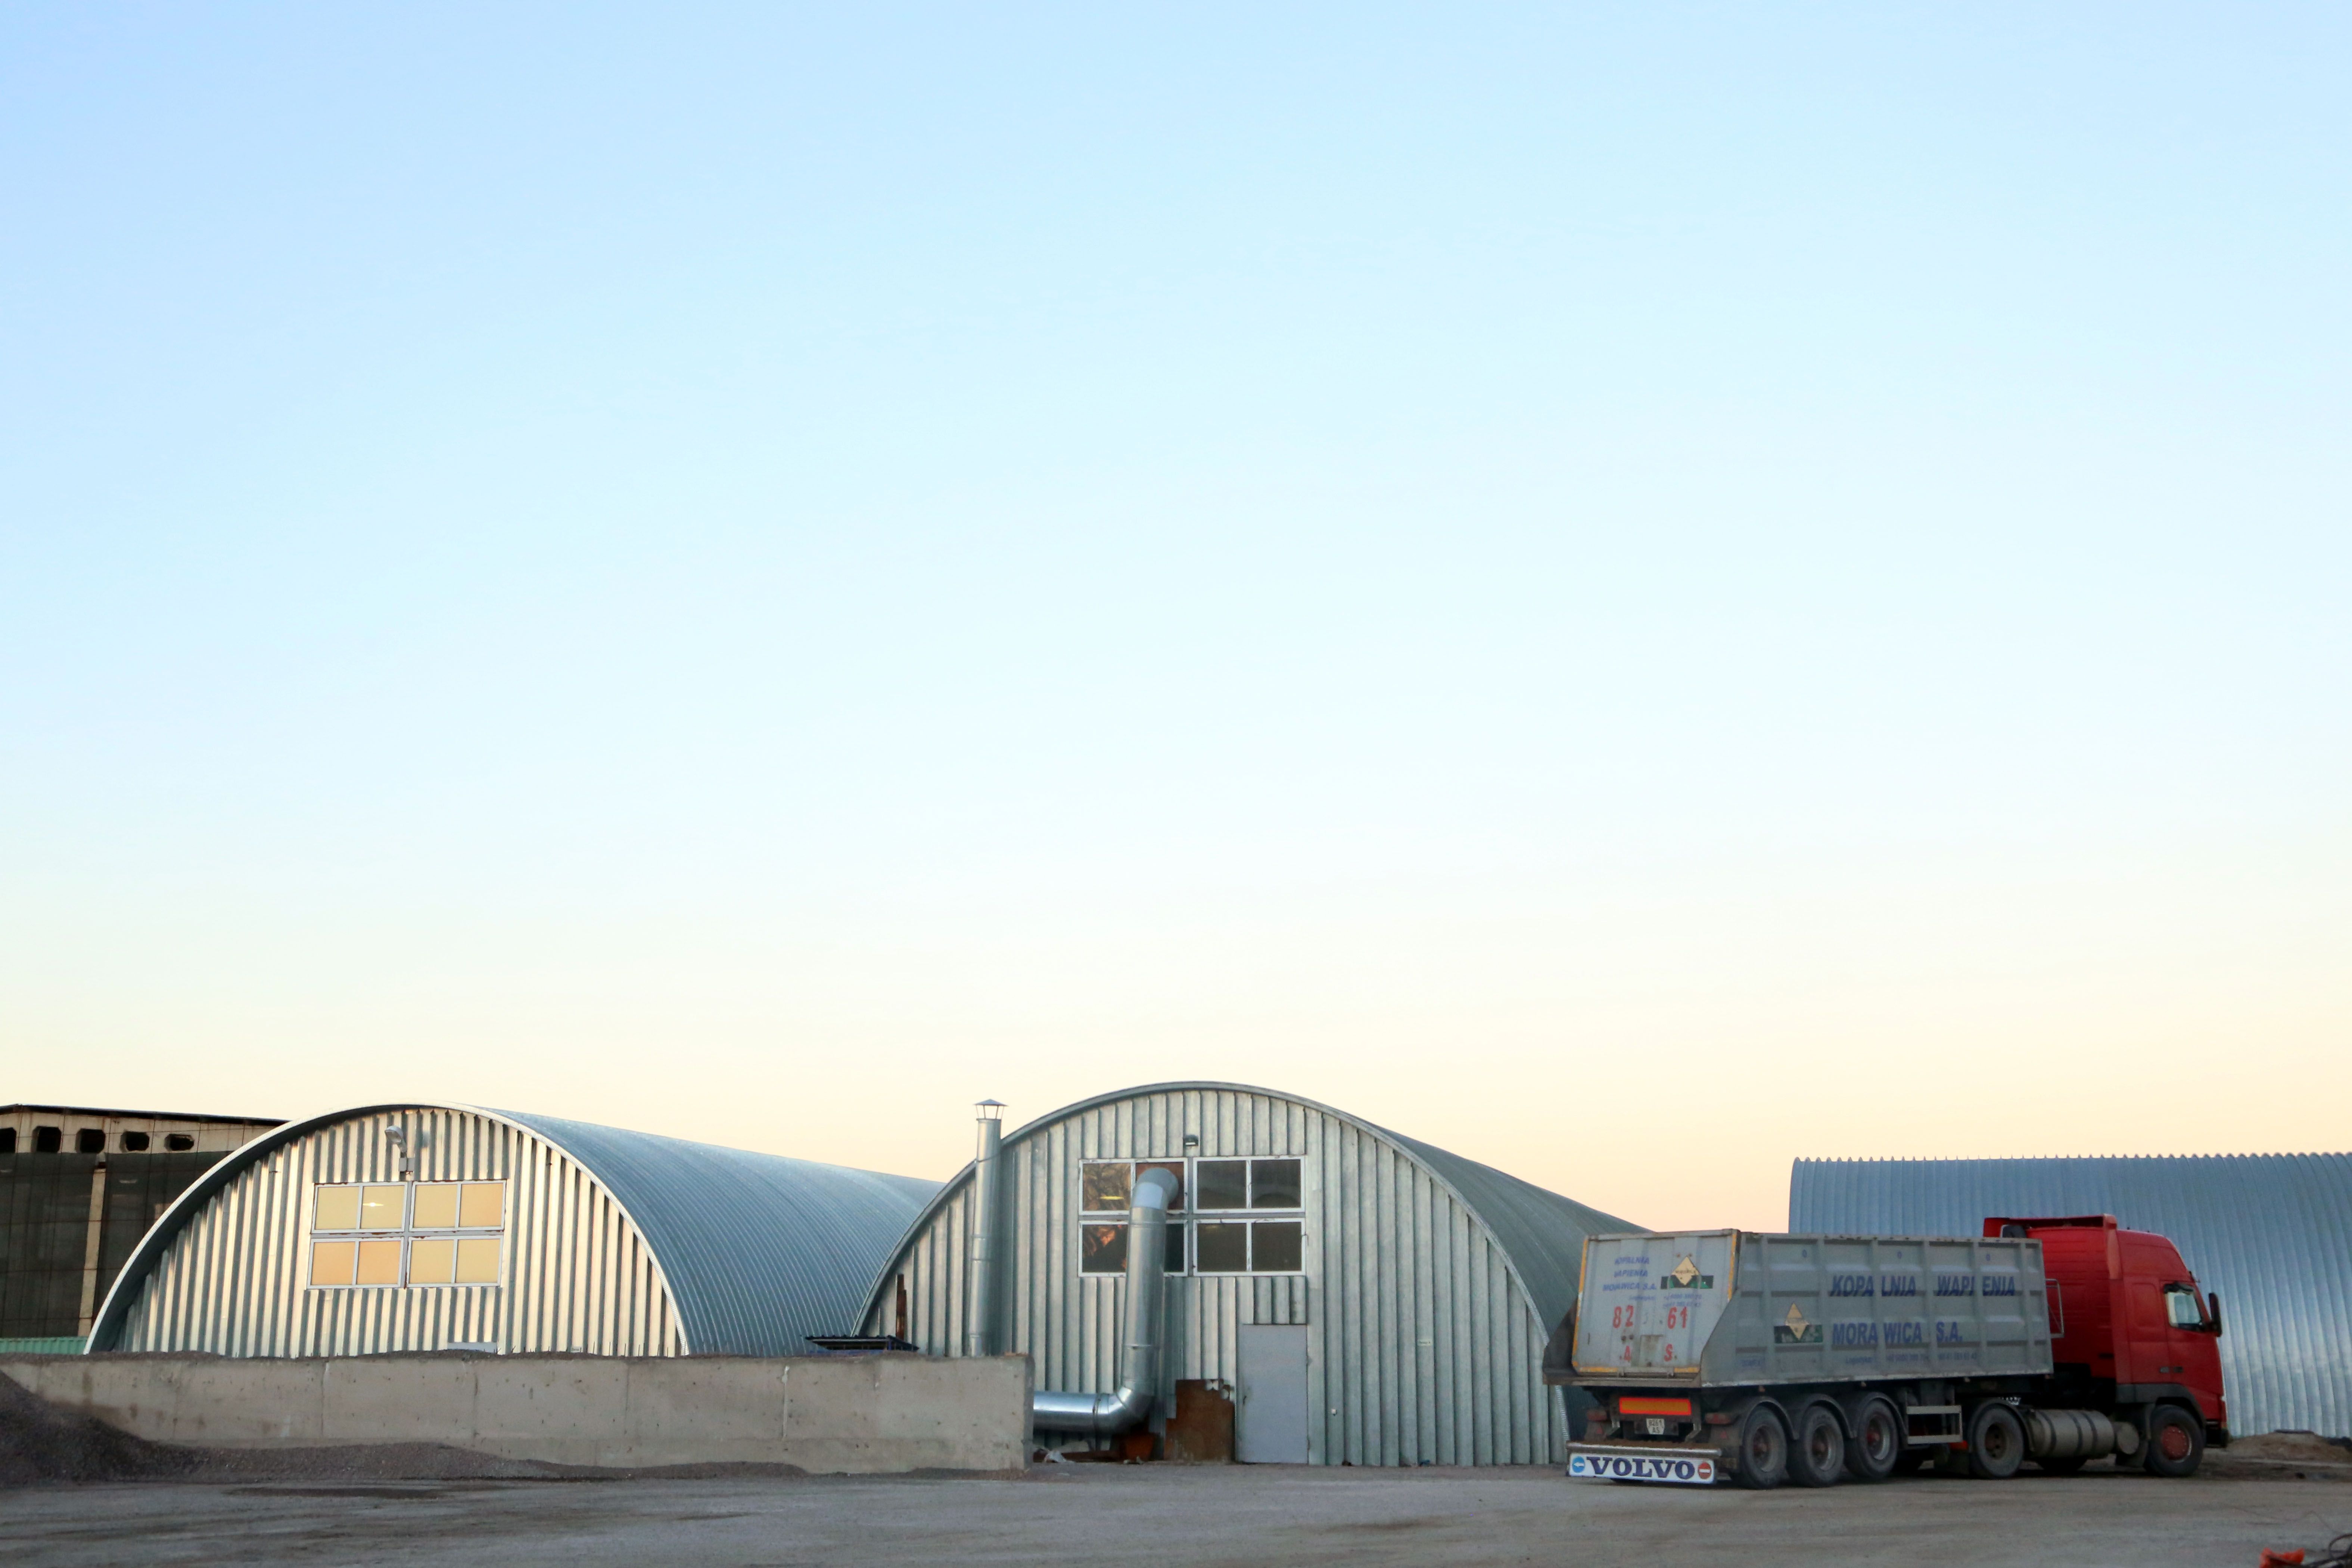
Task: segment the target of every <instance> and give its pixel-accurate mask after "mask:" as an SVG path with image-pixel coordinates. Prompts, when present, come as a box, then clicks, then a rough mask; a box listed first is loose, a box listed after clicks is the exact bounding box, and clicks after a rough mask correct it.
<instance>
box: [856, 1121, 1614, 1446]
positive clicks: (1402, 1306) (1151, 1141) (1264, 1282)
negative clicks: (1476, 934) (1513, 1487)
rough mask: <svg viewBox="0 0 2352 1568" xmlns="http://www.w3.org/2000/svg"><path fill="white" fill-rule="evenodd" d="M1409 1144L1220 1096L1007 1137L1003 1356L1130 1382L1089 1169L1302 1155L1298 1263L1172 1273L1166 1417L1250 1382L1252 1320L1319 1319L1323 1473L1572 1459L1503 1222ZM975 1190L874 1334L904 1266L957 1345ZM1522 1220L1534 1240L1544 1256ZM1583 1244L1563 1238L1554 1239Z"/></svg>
mask: <svg viewBox="0 0 2352 1568" xmlns="http://www.w3.org/2000/svg"><path fill="white" fill-rule="evenodd" d="M1186 1132H1194V1133H1197V1134H1198V1135H1199V1138H1200V1143H1199V1146H1198V1147H1197V1148H1195V1149H1192V1150H1187V1149H1186V1148H1185V1147H1184V1145H1183V1137H1184V1134H1185V1133H1186ZM1413 1147H1414V1146H1410V1145H1406V1144H1404V1143H1403V1142H1402V1141H1400V1140H1398V1139H1396V1138H1395V1137H1394V1136H1393V1135H1392V1134H1390V1133H1387V1132H1384V1131H1381V1129H1379V1128H1376V1127H1371V1126H1370V1125H1368V1124H1366V1123H1362V1122H1360V1121H1354V1120H1352V1119H1350V1118H1348V1117H1345V1116H1343V1115H1341V1114H1339V1113H1338V1112H1336V1111H1333V1110H1329V1109H1328V1108H1326V1107H1321V1106H1317V1105H1313V1104H1311V1103H1308V1102H1306V1101H1302V1100H1295V1099H1291V1098H1288V1097H1286V1096H1281V1095H1276V1094H1270V1093H1267V1092H1265V1091H1263V1090H1255V1089H1244V1088H1240V1087H1236V1086H1227V1085H1163V1086H1155V1087H1153V1088H1150V1089H1138V1090H1134V1091H1131V1092H1129V1093H1127V1094H1124V1095H1119V1096H1114V1097H1105V1098H1104V1099H1101V1100H1094V1101H1088V1102H1087V1103H1085V1104H1083V1105H1080V1106H1076V1107H1073V1108H1071V1109H1070V1110H1066V1111H1062V1112H1057V1113H1055V1115H1054V1116H1051V1117H1048V1118H1045V1119H1043V1120H1041V1121H1038V1122H1034V1123H1032V1124H1031V1125H1030V1126H1028V1127H1025V1128H1023V1129H1022V1130H1020V1131H1018V1132H1015V1133H1013V1134H1009V1135H1008V1136H1007V1137H1006V1139H1005V1143H1004V1158H1005V1171H1006V1175H1007V1178H1008V1180H1007V1189H1008V1190H1007V1193H1006V1209H1007V1213H1006V1215H1004V1216H1003V1228H1002V1230H1001V1231H1000V1235H1002V1236H1003V1237H1006V1239H1007V1241H1008V1243H1009V1245H1008V1246H1007V1247H1006V1256H1007V1258H1008V1263H1007V1272H1008V1273H1009V1274H1010V1276H1011V1278H1010V1279H1009V1281H1008V1285H1007V1289H1006V1295H1005V1300H1003V1303H1002V1305H1001V1307H1000V1310H999V1314H998V1323H999V1326H1000V1343H1001V1345H1002V1348H1003V1349H1005V1350H1009V1351H1019V1352H1027V1353H1028V1354H1029V1355H1031V1356H1032V1357H1034V1360H1035V1363H1036V1384H1037V1386H1038V1387H1039V1388H1053V1389H1066V1390H1076V1391H1097V1390H1105V1389H1108V1388H1110V1387H1112V1386H1113V1385H1114V1384H1116V1382H1117V1373H1118V1359H1119V1353H1120V1343H1119V1323H1120V1306H1121V1303H1120V1297H1121V1295H1122V1293H1123V1291H1124V1290H1125V1288H1126V1285H1125V1281H1124V1279H1119V1278H1116V1277H1105V1276H1087V1275H1081V1274H1080V1273H1079V1272H1078V1206H1077V1205H1078V1167H1079V1163H1080V1162H1082V1161H1084V1160H1089V1159H1139V1160H1153V1159H1169V1160H1174V1159H1181V1158H1183V1157H1184V1156H1185V1155H1186V1154H1188V1153H1189V1154H1192V1155H1194V1156H1197V1157H1200V1158H1203V1159H1219V1158H1234V1157H1237V1156H1250V1155H1259V1156H1271V1155H1296V1156H1298V1157H1299V1158H1300V1159H1301V1160H1302V1161H1303V1166H1302V1175H1303V1178H1304V1190H1303V1192H1302V1194H1301V1198H1302V1200H1303V1203H1304V1206H1305V1214H1306V1227H1305V1229H1306V1248H1305V1255H1304V1263H1305V1269H1304V1272H1303V1273H1302V1274H1300V1275H1287V1276H1285V1275H1258V1276H1249V1275H1239V1276H1234V1275H1225V1276H1219V1275H1207V1276H1202V1275H1192V1276H1186V1277H1183V1278H1171V1280H1170V1282H1169V1284H1170V1290H1169V1321H1168V1325H1167V1332H1168V1341H1169V1344H1170V1346H1171V1353H1170V1355H1169V1356H1168V1357H1166V1358H1165V1367H1164V1371H1163V1386H1162V1388H1161V1390H1160V1396H1161V1408H1162V1409H1163V1410H1164V1409H1166V1408H1167V1406H1168V1404H1169V1402H1170V1401H1171V1400H1172V1397H1173V1394H1174V1383H1175V1381H1176V1380H1177V1379H1179V1378H1196V1377H1204V1378H1223V1379H1226V1380H1231V1379H1233V1378H1234V1376H1235V1375H1236V1373H1237V1371H1238V1366H1237V1355H1236V1334H1237V1331H1238V1329H1239V1328H1240V1327H1241V1326H1242V1325H1243V1324H1244V1323H1249V1322H1304V1323H1305V1324H1306V1325H1307V1397H1308V1402H1309V1403H1308V1409H1309V1412H1310V1422H1309V1426H1308V1441H1307V1454H1308V1458H1309V1460H1310V1461H1311V1462H1314V1463H1318V1464H1331V1465H1336V1464H1339V1463H1341V1462H1343V1461H1344V1462H1346V1463H1349V1464H1355V1465H1420V1464H1441V1465H1456V1464H1461V1465H1471V1464H1476V1465H1486V1464H1533V1463H1544V1462H1551V1461H1554V1460H1557V1459H1558V1458H1559V1452H1560V1446H1561V1444H1562V1443H1564V1442H1565V1441H1566V1438H1567V1435H1568V1417H1567V1410H1566V1405H1565V1404H1564V1402H1563V1400H1562V1398H1561V1396H1560V1394H1559V1391H1558V1390H1553V1389H1548V1388H1546V1387H1545V1386H1544V1384H1543V1382H1542V1375H1541V1366H1542V1360H1543V1344H1544V1341H1545V1338H1546V1336H1547V1334H1548V1332H1549V1328H1550V1323H1549V1321H1547V1319H1546V1317H1545V1315H1544V1313H1543V1311H1542V1310H1540V1309H1539V1307H1538V1303H1537V1302H1536V1301H1535V1300H1534V1299H1533V1298H1532V1296H1531V1295H1530V1293H1529V1291H1528V1289H1527V1288H1526V1286H1525V1284H1524V1283H1523V1281H1522V1279H1520V1277H1519V1274H1518V1273H1517V1270H1516V1269H1515V1268H1514V1259H1513V1258H1512V1256H1511V1255H1510V1254H1509V1253H1508V1252H1507V1249H1506V1248H1505V1247H1504V1246H1503V1245H1502V1243H1501V1242H1500V1240H1499V1239H1498V1237H1496V1233H1495V1232H1494V1230H1493V1229H1492V1227H1490V1226H1488V1225H1487V1224H1486V1223H1485V1222H1484V1220H1483V1219H1482V1217H1481V1216H1480V1215H1477V1214H1475V1213H1474V1212H1473V1211H1472V1210H1471V1209H1470V1208H1469V1207H1468V1206H1467V1205H1465V1203H1464V1202H1463V1201H1462V1200H1461V1199H1460V1198H1459V1197H1457V1196H1456V1194H1455V1193H1454V1190H1453V1189H1452V1188H1451V1187H1450V1186H1449V1185H1448V1184H1447V1183H1446V1181H1444V1180H1443V1179H1440V1178H1439V1177H1438V1176H1437V1175H1435V1174H1433V1173H1432V1172H1431V1171H1430V1169H1429V1168H1428V1167H1427V1166H1426V1165H1425V1164H1424V1163H1423V1162H1422V1160H1420V1159H1418V1158H1416V1157H1415V1154H1414V1152H1413ZM1462 1163H1464V1164H1469V1162H1462ZM1475 1169H1477V1170H1481V1171H1483V1170H1485V1169H1486V1168H1485V1167H1483V1166H1479V1167H1475ZM1489 1174H1491V1175H1496V1176H1498V1177H1499V1176H1500V1173H1489ZM1501 1179H1502V1180H1504V1181H1510V1180H1512V1179H1511V1178H1507V1177H1504V1178H1501ZM1522 1185H1523V1184H1522ZM1529 1190H1530V1191H1536V1190H1537V1189H1529ZM970 1193H971V1174H970V1172H969V1171H967V1172H966V1173H965V1174H964V1175H963V1176H961V1177H960V1178H958V1180H957V1181H956V1182H954V1183H951V1184H950V1185H949V1188H948V1190H947V1192H946V1193H944V1194H942V1195H941V1197H940V1199H939V1200H938V1201H937V1202H936V1203H935V1205H934V1206H933V1208H932V1210H931V1211H930V1213H929V1215H927V1216H926V1218H925V1221H924V1223H923V1224H922V1225H921V1226H919V1227H918V1228H917V1230H916V1231H915V1232H914V1233H913V1234H912V1235H910V1236H909V1237H908V1239H907V1241H906V1243H905V1244H904V1246H903V1247H901V1249H900V1251H899V1253H898V1257H897V1258H896V1259H894V1261H893V1262H892V1264H891V1265H890V1266H889V1267H888V1268H886V1269H885V1270H884V1271H883V1274H882V1275H881V1277H880V1279H878V1280H877V1284H876V1287H875V1289H874V1292H873V1296H872V1299H871V1305H870V1310H869V1312H868V1315H867V1319H866V1329H867V1331H869V1332H876V1333H879V1332H885V1331H889V1330H890V1329H891V1328H892V1327H893V1321H894V1317H895V1312H896V1296H897V1284H898V1277H899V1276H900V1275H903V1276H904V1277H905V1279H906V1283H907V1289H908V1335H909V1337H910V1338H911V1339H913V1340H914V1342H916V1343H917V1344H918V1345H919V1346H921V1347H922V1348H923V1349H924V1350H925V1351H926V1352H929V1353H932V1354H938V1355H950V1354H956V1353H960V1352H961V1347H962V1344H963V1330H964V1315H965V1313H966V1311H967V1310H969V1309H970V1306H971V1302H970V1300H969V1297H970V1292H969V1289H968V1288H967V1282H966V1278H965V1276H966V1258H965V1240H966V1237H968V1236H969V1235H970V1232H971V1224H970V1217H969V1208H968V1204H969V1197H970ZM1545 1195H1546V1196H1548V1197H1549V1195H1550V1194H1545ZM1559 1201H1560V1202H1565V1200H1559ZM1586 1212H1590V1211H1586ZM1523 1228H1527V1229H1528V1241H1527V1243H1526V1245H1528V1246H1535V1245H1538V1242H1537V1241H1536V1239H1535V1237H1534V1232H1533V1229H1532V1227H1523ZM1622 1228H1633V1227H1630V1226H1627V1227H1622ZM1581 1241H1582V1237H1581V1235H1574V1236H1570V1235H1568V1234H1567V1233H1565V1232H1562V1233H1561V1234H1560V1235H1559V1237H1557V1239H1555V1240H1552V1241H1547V1242H1544V1243H1541V1244H1540V1245H1545V1246H1563V1247H1580V1246H1581ZM1567 1267H1568V1268H1570V1270H1571V1271H1572V1269H1573V1268H1574V1263H1573V1260H1572V1258H1571V1260H1570V1262H1569V1264H1568V1265H1567ZM1563 1310H1564V1309H1563Z"/></svg>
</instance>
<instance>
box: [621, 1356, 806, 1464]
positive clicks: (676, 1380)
mask: <svg viewBox="0 0 2352 1568" xmlns="http://www.w3.org/2000/svg"><path fill="white" fill-rule="evenodd" d="M791 1365H793V1363H791V1362H783V1361H777V1360H773V1359H771V1358H766V1357H756V1356H679V1357H664V1358H652V1357H648V1358H646V1359H644V1360H640V1361H632V1362H630V1363H628V1370H629V1416H628V1425H627V1430H626V1433H625V1436H626V1439H627V1443H628V1449H629V1452H630V1454H631V1455H632V1456H634V1457H633V1458H630V1459H629V1460H628V1461H627V1462H628V1463H630V1464H633V1465H690V1464H713V1463H746V1464H785V1463H789V1462H790V1461H789V1460H787V1459H785V1458H784V1457H783V1450H784V1381H785V1368H787V1367H789V1366H791Z"/></svg>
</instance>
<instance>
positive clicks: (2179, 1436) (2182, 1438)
mask: <svg viewBox="0 0 2352 1568" xmlns="http://www.w3.org/2000/svg"><path fill="white" fill-rule="evenodd" d="M2156 1446H2157V1447H2158V1450H2159V1451H2160V1452H2162V1454H2163V1455H2164V1457H2165V1458H2168V1459H2169V1460H2171V1461H2172V1462H2173V1463H2174V1464H2176V1465H2177V1464H2179V1462H2180V1461H2181V1460H2183V1459H2185V1458H2189V1428H2188V1427H2186V1426H2182V1425H2180V1423H2179V1422H2178V1421H2174V1422H2170V1423H2168V1424H2167V1426H2165V1428H2164V1430H2163V1431H2162V1432H2160V1433H2158V1435H2157V1439H2156Z"/></svg>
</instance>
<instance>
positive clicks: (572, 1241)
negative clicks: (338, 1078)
mask: <svg viewBox="0 0 2352 1568" xmlns="http://www.w3.org/2000/svg"><path fill="white" fill-rule="evenodd" d="M402 1122H405V1123H406V1124H407V1125H408V1126H409V1127H410V1128H412V1129H423V1130H429V1131H430V1132H431V1134H432V1142H431V1143H430V1144H429V1145H427V1146H425V1147H424V1148H422V1149H420V1150H419V1151H418V1153H417V1168H416V1171H415V1175H414V1176H413V1177H412V1178H410V1179H413V1180H416V1181H426V1182H457V1181H478V1182H506V1183H508V1184H509V1196H508V1202H509V1212H508V1216H507V1228H506V1247H505V1254H504V1258H503V1268H504V1270H505V1283H504V1284H502V1285H495V1286H493V1285H455V1286H436V1287H430V1288H415V1287H410V1288H406V1289H391V1288H387V1289H344V1290H319V1289H310V1288H309V1287H308V1285H307V1284H305V1282H304V1281H305V1279H306V1276H305V1273H304V1268H305V1260H306V1258H307V1256H308V1253H307V1247H308V1244H309V1240H310V1214H309V1204H308V1201H307V1197H308V1194H309V1193H310V1189H311V1187H312V1186H313V1185H314V1184H319V1183H322V1182H330V1183H331V1182H396V1181H399V1180H401V1179H402V1177H401V1175H400V1169H399V1162H400V1149H399V1147H398V1146H397V1145H395V1144H394V1143H393V1142H391V1141H390V1140H389V1139H388V1138H386V1137H385V1136H384V1130H385V1129H386V1128H387V1127H390V1126H393V1125H395V1124H398V1123H402ZM413 1136H414V1133H412V1137H413ZM144 1281H145V1282H144V1286H143V1288H142V1289H140V1290H139V1293H138V1295H137V1298H136V1300H134V1301H132V1302H131V1303H130V1304H129V1306H128V1310H127V1312H126V1314H125V1316H124V1318H123V1321H122V1326H121V1331H120V1332H119V1333H118V1334H117V1335H116V1336H115V1337H114V1338H113V1339H112V1340H111V1342H110V1345H111V1348H115V1349H120V1350H126V1351H163V1350H174V1351H212V1352H217V1353H219V1354H222V1355H233V1356H306V1355H360V1354H366V1353H371V1352H383V1351H426V1350H438V1349H440V1348H442V1347H443V1346H445V1345H446V1344H448V1343H450V1342H453V1341H454V1342H489V1343H494V1344H496V1345H498V1346H499V1349H501V1350H504V1351H509V1352H516V1351H578V1352H587V1353H590V1354H604V1355H682V1354H684V1353H685V1352H686V1349H687V1343H686V1338H685V1335H684V1332H683V1330H682V1327H681V1325H680V1323H679V1321H678V1317H677V1311H676V1309H675V1308H674V1306H673V1304H672V1302H671V1300H670V1296H669V1292H668V1289H667V1286H666V1284H665V1283H664V1280H663V1279H662V1273H661V1269H660V1268H659V1266H658V1265H657V1264H656V1261H655V1259H654V1257H653V1254H652V1253H651V1251H650V1250H649V1249H648V1248H647V1247H646V1243H645V1241H644V1238H643V1237H640V1236H639V1235H638V1234H637V1231H636V1228H635V1226H633V1225H631V1224H630V1222H629V1218H628V1215H626V1214H625V1213H624V1212H623V1211H622V1209H621V1207H620V1205H617V1204H615V1203H614V1200H613V1197H612V1195H611V1194H609V1193H607V1192H606V1191H605V1190H604V1188H603V1186H602V1185H601V1184H599V1183H598V1182H597V1181H596V1179H595V1177H594V1176H593V1175H592V1174H590V1173H589V1172H587V1171H586V1170H585V1169H583V1167H582V1166H581V1165H580V1164H579V1163H577V1162H576V1161H574V1160H572V1158H571V1157H570V1156H569V1155H567V1154H566V1153H565V1152H563V1151H562V1150H561V1149H558V1148H556V1147H555V1146H554V1145H552V1144H551V1143H549V1142H546V1141H545V1140H544V1139H542V1138H540V1137H537V1136H535V1135H534V1134H532V1133H530V1132H529V1131H523V1130H521V1129H520V1128H516V1127H512V1126H509V1125H507V1124H505V1123H503V1122H500V1121H495V1120H493V1119H491V1118H490V1117H488V1116H483V1115H479V1114H475V1113H471V1112H465V1111H456V1110H424V1109H415V1110H402V1111H390V1112H377V1113H373V1114H369V1115H364V1116H358V1117H352V1118H351V1119H349V1120H345V1121H336V1122H333V1123H331V1124H330V1125H328V1126H325V1127H321V1128H319V1129H317V1130H315V1131H310V1132H309V1133H307V1134H304V1135H302V1136H300V1137H299V1138H296V1139H295V1140H293V1141H292V1142H289V1143H287V1144H285V1145H283V1146H281V1147H278V1148H276V1149H273V1150H270V1151H269V1152H267V1153H266V1154H263V1155H262V1156H261V1157H259V1158H257V1159H256V1160H254V1161H252V1162H251V1163H247V1165H246V1166H245V1168H244V1169H242V1170H240V1171H238V1172H236V1173H235V1174H234V1175H233V1176H231V1177H230V1178H229V1180H228V1181H227V1183H226V1185H224V1186H223V1187H221V1188H220V1190H219V1191H218V1192H217V1193H216V1194H215V1195H214V1196H213V1198H212V1199H211V1201H209V1202H207V1203H205V1204H204V1205H202V1206H201V1207H200V1208H199V1209H197V1210H196V1211H195V1212H194V1213H193V1214H192V1215H188V1216H187V1218H186V1222H185V1224H184V1226H181V1228H180V1229H179V1231H178V1234H177V1235H176V1236H175V1237H173V1238H172V1240H171V1242H170V1244H169V1246H168V1247H165V1248H163V1251H162V1252H161V1254H160V1255H159V1256H158V1257H156V1258H155V1259H154V1260H153V1262H152V1265H151V1266H149V1267H148V1268H146V1269H145V1270H144Z"/></svg>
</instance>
